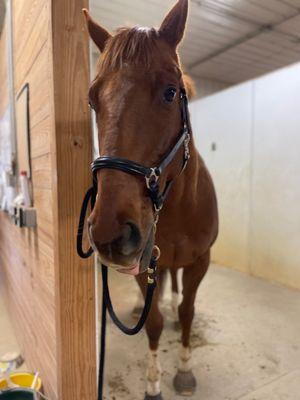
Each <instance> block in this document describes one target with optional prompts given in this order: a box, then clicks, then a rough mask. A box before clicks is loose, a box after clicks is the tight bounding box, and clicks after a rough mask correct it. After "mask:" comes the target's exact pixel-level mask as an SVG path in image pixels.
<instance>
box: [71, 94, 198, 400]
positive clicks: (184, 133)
mask: <svg viewBox="0 0 300 400" xmlns="http://www.w3.org/2000/svg"><path fill="white" fill-rule="evenodd" d="M180 110H181V121H182V128H181V131H180V133H179V138H178V139H177V142H176V143H175V145H174V146H173V147H172V148H171V150H170V151H169V152H168V153H167V154H166V155H165V157H164V158H163V159H162V161H161V162H160V164H159V165H158V166H156V167H145V166H143V165H141V164H138V163H136V162H134V161H131V160H127V159H124V158H118V157H109V156H102V157H99V158H97V159H96V160H95V161H94V162H93V163H92V173H93V186H92V187H91V188H90V189H89V190H88V191H87V193H86V195H85V197H84V200H83V203H82V208H81V212H80V217H79V224H78V232H77V253H78V255H79V256H80V257H81V258H84V259H86V258H89V257H90V256H91V255H92V254H93V249H92V247H90V248H89V249H88V250H87V251H84V250H83V245H82V241H83V230H84V221H85V217H86V213H87V209H88V207H89V204H91V210H93V208H94V205H95V201H96V195H97V171H99V170H101V169H115V170H119V171H123V172H124V173H127V174H131V175H137V176H140V177H141V178H143V179H144V181H145V185H146V187H147V191H148V195H149V197H150V199H151V201H152V205H153V211H154V222H153V228H154V232H155V230H156V225H157V223H158V218H159V212H160V211H161V209H162V208H163V205H164V201H165V199H166V197H167V196H168V193H169V191H170V189H171V187H172V184H173V182H174V179H175V178H173V179H169V180H167V182H166V184H165V186H164V188H163V190H162V191H160V187H159V179H160V177H161V175H162V173H163V172H164V170H165V169H166V167H167V166H168V165H169V164H170V163H171V162H172V161H173V159H174V158H175V157H176V155H177V153H178V151H179V150H180V149H181V148H183V160H182V167H181V170H180V172H179V174H178V176H179V175H181V173H182V172H183V171H184V170H185V168H186V165H187V163H188V160H189V158H190V151H189V142H190V139H191V128H190V120H189V112H188V100H187V96H186V91H185V89H184V88H181V89H180ZM159 256H160V250H159V248H158V246H154V247H153V251H152V257H151V260H150V266H149V268H148V285H147V293H146V298H145V307H144V309H143V312H142V314H141V317H140V319H139V321H138V323H137V325H136V326H135V327H134V328H128V327H127V326H125V325H123V323H122V322H121V321H120V320H119V319H118V317H117V316H116V314H115V312H114V309H113V305H112V302H111V297H110V293H109V288H108V277H107V275H108V271H107V267H106V266H105V265H102V283H103V298H102V326H101V353H100V365H99V382H98V400H102V399H103V377H104V360H105V341H106V314H107V311H108V313H109V315H110V317H111V319H112V321H113V322H114V324H115V325H116V326H117V327H118V328H119V329H120V330H121V331H122V332H123V333H125V334H127V335H135V334H137V333H138V332H140V330H141V329H142V328H143V326H144V324H145V322H146V320H147V317H148V314H149V311H150V308H151V303H152V298H153V293H154V290H155V287H156V268H157V260H158V259H159Z"/></svg>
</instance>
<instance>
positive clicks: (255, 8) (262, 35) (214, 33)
mask: <svg viewBox="0 0 300 400" xmlns="http://www.w3.org/2000/svg"><path fill="white" fill-rule="evenodd" d="M174 3H175V0H109V1H107V0H90V8H91V11H92V14H93V16H94V17H95V18H96V19H97V20H98V21H99V22H100V23H102V24H103V25H104V26H105V27H106V28H108V29H109V30H114V29H116V28H117V27H119V26H128V25H129V26H135V25H139V26H156V27H157V26H159V25H160V23H161V21H162V19H163V16H164V15H165V14H166V13H167V11H168V10H169V9H170V7H171V6H172V5H173V4H174ZM180 55H181V59H182V61H183V64H184V66H185V69H186V71H187V72H188V73H190V74H191V75H192V77H193V78H194V79H195V80H196V82H197V83H198V85H199V86H200V90H201V83H202V82H203V85H205V84H206V85H207V82H209V83H210V86H211V91H215V90H218V89H222V88H223V87H227V86H230V85H232V84H236V83H239V82H243V81H245V80H248V79H251V78H254V77H257V76H259V75H262V74H264V73H267V72H270V71H272V70H275V69H277V68H280V67H283V66H286V65H289V64H291V63H294V62H297V61H300V0H190V13H189V21H188V25H187V32H186V36H185V39H184V42H183V44H182V45H181V48H180ZM214 89H215V90H214Z"/></svg>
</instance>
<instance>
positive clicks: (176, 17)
mask: <svg viewBox="0 0 300 400" xmlns="http://www.w3.org/2000/svg"><path fill="white" fill-rule="evenodd" d="M187 15H188V0H178V1H177V3H176V4H175V6H174V7H173V8H172V9H171V11H169V14H168V15H167V16H166V17H165V19H164V21H163V23H162V24H161V27H160V28H159V33H160V36H161V37H163V38H164V39H165V40H166V41H167V42H168V43H169V44H170V45H171V46H172V47H175V48H176V47H177V46H178V44H179V43H180V42H181V40H182V38H183V34H184V30H185V24H186V20H187Z"/></svg>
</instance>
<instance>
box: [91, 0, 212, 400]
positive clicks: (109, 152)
mask: <svg viewBox="0 0 300 400" xmlns="http://www.w3.org/2000/svg"><path fill="white" fill-rule="evenodd" d="M84 13H85V17H86V20H87V26H88V30H89V33H90V36H91V38H92V40H93V41H94V42H95V44H96V45H97V47H98V48H99V50H100V52H101V53H102V54H101V56H100V59H99V62H98V67H97V68H98V69H97V76H96V78H95V79H94V81H93V83H92V85H91V88H90V92H89V99H90V104H91V106H92V108H93V109H94V110H95V112H96V116H97V125H98V130H99V148H100V154H101V155H105V156H115V157H122V158H126V159H129V160H132V161H135V162H137V163H140V164H143V165H145V166H150V167H152V166H153V165H158V164H159V161H160V160H161V159H162V158H163V156H164V155H166V154H167V153H168V152H169V150H170V149H171V148H172V147H173V146H174V144H175V143H176V141H177V140H178V135H179V132H180V131H181V128H182V121H181V110H180V96H179V94H180V92H181V91H182V89H183V88H185V87H186V90H187V91H188V87H187V86H186V82H185V78H184V74H183V73H182V70H181V65H180V62H179V57H178V54H177V47H178V45H179V43H180V42H181V40H182V38H183V34H184V30H185V25H186V19H187V13H188V0H179V1H178V2H177V4H176V5H175V6H174V7H173V9H172V10H171V11H170V12H169V13H168V15H167V16H166V17H165V19H164V21H163V23H162V25H161V26H160V28H159V29H158V30H157V29H154V28H137V27H135V28H121V29H119V30H118V31H117V32H116V34H115V35H114V36H112V35H111V34H110V33H109V32H108V31H107V30H105V29H104V28H103V27H101V26H100V25H98V24H97V23H96V22H95V21H94V20H93V19H92V18H91V16H90V15H89V13H88V12H87V10H84ZM183 153H184V149H183V148H182V149H180V151H179V152H178V154H177V155H176V157H175V158H174V160H173V161H172V162H171V163H170V165H169V166H168V167H167V169H166V171H165V172H164V173H163V174H162V176H161V178H160V186H161V189H162V188H163V187H165V184H166V182H167V181H168V180H171V179H173V178H175V181H174V185H173V186H172V189H171V190H170V193H169V196H168V198H167V200H166V202H165V204H164V208H163V210H162V211H161V213H160V220H159V223H158V226H157V233H156V239H155V240H156V243H157V245H158V246H159V247H160V249H161V259H160V266H159V268H160V269H161V270H164V269H170V270H171V272H172V274H173V276H174V274H175V273H176V271H177V270H178V269H179V268H183V280H182V284H183V293H182V294H183V300H182V303H181V304H180V305H179V307H178V315H179V320H180V323H181V328H182V346H181V351H180V360H179V365H178V372H177V375H176V376H175V378H174V386H175V389H176V391H177V392H178V393H180V394H185V395H187V394H192V393H193V392H194V390H195V387H196V379H195V377H194V375H193V373H192V369H191V351H190V332H191V325H192V320H193V316H194V302H195V296H196V292H197V289H198V286H199V284H200V282H201V280H202V279H203V277H204V275H205V273H206V271H207V269H208V266H209V262H210V248H211V246H212V244H213V243H214V241H215V239H216V237H217V231H218V212H217V201H216V195H215V191H214V187H213V183H212V180H211V177H210V175H209V172H208V170H207V169H206V167H205V164H204V162H203V160H202V159H201V157H200V155H199V154H198V151H197V150H196V147H195V143H194V140H193V138H192V139H191V142H190V160H189V162H188V165H187V167H186V169H185V170H184V172H183V173H182V174H181V175H180V174H179V173H180V170H181V167H182V159H183ZM97 178H98V196H97V199H96V204H95V207H94V210H93V212H92V214H91V216H90V218H89V221H88V223H89V236H90V240H91V243H92V245H93V247H94V248H95V249H97V252H98V256H99V258H100V260H101V262H103V263H104V264H105V265H107V266H109V267H112V268H114V269H117V270H118V271H120V272H123V273H128V274H131V275H135V276H136V280H137V282H138V284H139V286H140V288H141V290H142V292H143V294H145V289H146V285H147V274H146V273H144V272H145V270H146V269H147V266H148V265H149V264H148V262H149V257H150V256H151V250H152V247H153V242H154V233H153V218H154V214H153V209H152V202H151V200H150V199H149V197H148V195H147V190H146V188H145V183H144V180H141V179H140V178H139V177H138V176H134V175H129V174H125V173H123V172H122V171H118V170H109V169H104V170H101V171H98V173H97ZM158 300H159V291H158V290H157V291H156V294H155V296H154V299H153V303H152V307H151V310H150V314H149V317H148V320H147V322H146V331H147V335H148V338H149V347H150V349H149V358H148V372H147V391H146V397H145V398H146V399H148V400H149V399H162V395H161V389H160V378H161V368H160V365H159V361H158V347H159V339H160V336H161V333H162V329H163V316H162V314H161V312H160V309H159V301H158Z"/></svg>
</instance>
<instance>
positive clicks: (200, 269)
mask: <svg viewBox="0 0 300 400" xmlns="http://www.w3.org/2000/svg"><path fill="white" fill-rule="evenodd" d="M209 261H210V254H209V252H208V253H207V254H205V256H203V257H201V258H200V259H198V260H197V262H196V263H195V264H194V265H191V266H189V267H186V268H185V269H184V270H183V275H182V286H183V289H182V294H183V299H182V303H181V304H180V306H179V307H178V315H179V321H180V324H181V329H182V338H181V340H182V345H181V349H180V360H179V366H178V372H177V374H176V376H175V378H174V381H173V384H174V387H175V390H176V392H177V393H179V394H181V395H183V396H191V395H193V394H194V392H195V390H196V386H197V381H196V378H195V376H194V374H193V372H192V353H191V348H190V333H191V327H192V322H193V318H194V308H195V307H194V303H195V298H196V294H197V289H198V287H199V284H200V282H201V281H202V279H203V277H204V275H205V273H206V271H207V269H208V266H209Z"/></svg>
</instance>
